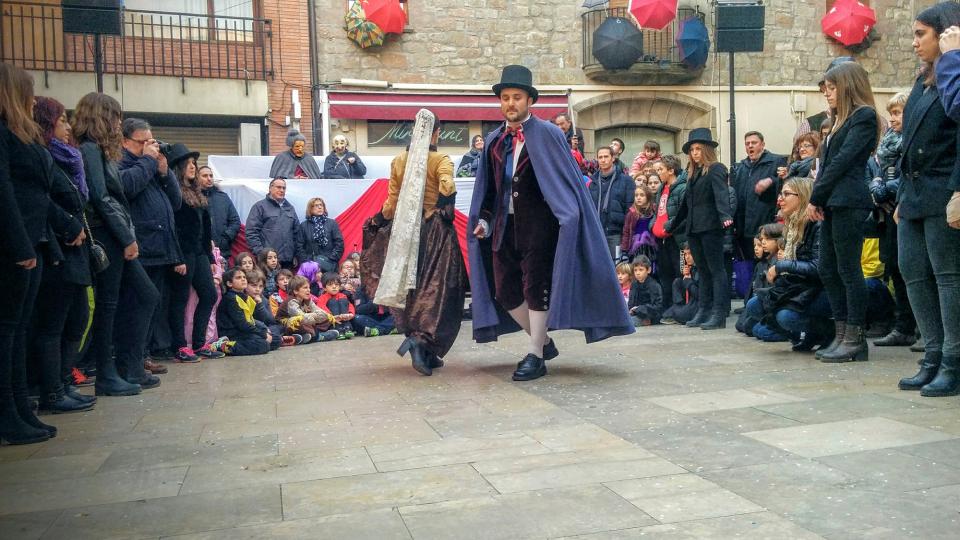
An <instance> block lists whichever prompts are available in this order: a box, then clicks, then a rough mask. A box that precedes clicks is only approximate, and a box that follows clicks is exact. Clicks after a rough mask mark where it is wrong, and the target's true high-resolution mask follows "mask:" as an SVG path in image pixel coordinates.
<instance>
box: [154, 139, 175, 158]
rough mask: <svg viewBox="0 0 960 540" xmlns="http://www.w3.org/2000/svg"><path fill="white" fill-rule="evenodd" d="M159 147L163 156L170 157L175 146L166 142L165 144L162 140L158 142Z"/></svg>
mask: <svg viewBox="0 0 960 540" xmlns="http://www.w3.org/2000/svg"><path fill="white" fill-rule="evenodd" d="M157 146H159V147H160V153H161V154H163V155H165V156H169V155H170V152H172V151H173V145H172V144H170V143H165V142H163V141H161V140H158V141H157Z"/></svg>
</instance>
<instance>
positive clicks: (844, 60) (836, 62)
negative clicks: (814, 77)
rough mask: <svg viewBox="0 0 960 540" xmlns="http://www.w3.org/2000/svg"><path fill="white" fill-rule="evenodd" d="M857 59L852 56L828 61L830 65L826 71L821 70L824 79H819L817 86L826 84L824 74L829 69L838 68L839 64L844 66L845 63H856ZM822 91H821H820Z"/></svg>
mask: <svg viewBox="0 0 960 540" xmlns="http://www.w3.org/2000/svg"><path fill="white" fill-rule="evenodd" d="M856 61H857V59H856V58H854V57H852V56H838V57H836V58H834V59H833V60H831V61H830V65H829V66H827V69H825V70H823V74H824V77H820V82H818V83H817V86H823V85H824V84H825V83H826V82H827V79H826V74H827V72H828V71H830V70H831V69H833V68H835V67H837V66H839V65H840V64H846V63H847V62H856ZM821 90H822V89H821Z"/></svg>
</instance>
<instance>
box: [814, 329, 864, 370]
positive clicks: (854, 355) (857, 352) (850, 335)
mask: <svg viewBox="0 0 960 540" xmlns="http://www.w3.org/2000/svg"><path fill="white" fill-rule="evenodd" d="M869 359H870V349H868V348H867V338H866V336H864V334H863V328H862V327H860V326H853V325H852V324H850V325H847V326H846V328H844V332H843V341H841V342H840V345H837V348H836V349H833V350H832V351H827V352H825V353H823V356H821V357H820V361H821V362H825V363H828V364H837V363H840V362H853V361H857V362H865V361H867V360H869Z"/></svg>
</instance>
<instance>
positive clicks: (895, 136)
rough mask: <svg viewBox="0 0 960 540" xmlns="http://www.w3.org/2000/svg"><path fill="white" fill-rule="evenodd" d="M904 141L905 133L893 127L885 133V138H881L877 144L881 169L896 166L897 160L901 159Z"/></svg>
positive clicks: (878, 161)
mask: <svg viewBox="0 0 960 540" xmlns="http://www.w3.org/2000/svg"><path fill="white" fill-rule="evenodd" d="M902 142H903V134H901V133H897V132H896V131H894V130H892V129H888V130H887V132H886V133H884V134H883V138H881V139H880V144H879V146H877V163H879V164H880V169H886V168H887V167H894V166H896V164H897V160H899V159H900V154H901V149H902Z"/></svg>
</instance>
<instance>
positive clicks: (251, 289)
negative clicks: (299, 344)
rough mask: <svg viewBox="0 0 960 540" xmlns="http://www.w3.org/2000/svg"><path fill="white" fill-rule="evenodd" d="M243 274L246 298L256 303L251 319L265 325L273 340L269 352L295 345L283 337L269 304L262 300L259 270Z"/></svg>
mask: <svg viewBox="0 0 960 540" xmlns="http://www.w3.org/2000/svg"><path fill="white" fill-rule="evenodd" d="M244 273H245V274H246V276H247V289H246V293H247V296H249V297H250V298H253V301H254V302H256V303H257V306H256V307H255V308H254V310H253V318H254V319H256V320H258V321H260V322H262V323H263V324H265V325H266V326H267V330H269V331H270V335H271V336H273V339H272V340H270V350H271V351H275V350H277V349H279V348H280V346H281V345H293V344H294V343H296V341H295V340H294V339H293V338H292V337H290V336H284V335H283V325H282V324H280V323H278V322H277V319H276V318H274V316H273V313H271V312H270V307H269V306H270V302H269V301H268V300H267V301H265V300H264V298H263V282H264V277H263V272H261V271H260V270H259V269H254V270H251V271H249V272H244Z"/></svg>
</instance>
